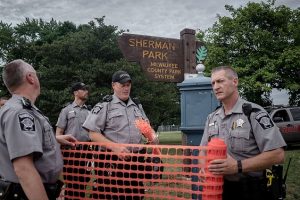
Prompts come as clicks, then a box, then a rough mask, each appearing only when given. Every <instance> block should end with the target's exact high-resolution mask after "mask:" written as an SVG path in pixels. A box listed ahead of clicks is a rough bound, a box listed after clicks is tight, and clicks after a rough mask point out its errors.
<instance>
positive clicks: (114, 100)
mask: <svg viewBox="0 0 300 200" xmlns="http://www.w3.org/2000/svg"><path fill="white" fill-rule="evenodd" d="M111 102H112V103H114V104H115V103H119V104H122V105H125V103H124V102H123V101H122V100H121V99H119V98H118V97H117V96H116V95H113V99H112V101H111ZM132 104H135V103H134V102H133V101H132V99H131V98H130V97H129V99H128V103H127V105H125V106H130V105H132Z"/></svg>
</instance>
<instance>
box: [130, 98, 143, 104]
mask: <svg viewBox="0 0 300 200" xmlns="http://www.w3.org/2000/svg"><path fill="white" fill-rule="evenodd" d="M132 101H133V102H134V103H135V104H136V105H139V104H141V101H140V100H139V98H138V97H133V98H132Z"/></svg>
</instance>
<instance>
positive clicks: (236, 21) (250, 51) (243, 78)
mask: <svg viewBox="0 0 300 200" xmlns="http://www.w3.org/2000/svg"><path fill="white" fill-rule="evenodd" d="M274 3H275V1H268V2H267V3H264V2H261V3H253V2H249V3H248V4H247V5H246V6H245V7H239V8H237V9H235V8H233V6H229V5H226V6H225V8H226V10H228V11H229V12H230V16H229V17H227V16H224V17H221V16H218V21H217V22H216V23H215V24H214V25H213V26H212V28H210V29H209V30H208V31H207V32H206V36H205V37H204V38H205V42H206V46H207V47H208V50H209V54H208V57H207V59H206V63H205V65H206V66H207V67H208V69H211V68H212V67H216V66H220V65H231V66H233V67H234V68H236V69H237V72H238V74H239V77H240V91H241V94H242V96H244V97H245V98H246V99H248V100H250V101H254V102H256V103H259V104H261V105H263V106H264V105H268V104H270V103H271V101H270V92H271V90H272V88H278V89H287V90H289V91H290V93H291V95H292V96H291V98H290V104H298V105H299V98H300V96H299V95H297V94H299V87H300V85H299V74H297V72H296V71H297V70H295V69H297V68H298V69H299V59H298V60H297V59H296V57H297V55H298V56H299V52H298V51H299V44H300V34H299V31H300V25H299V24H300V9H296V10H291V9H290V8H288V7H286V6H278V7H276V6H275V5H274ZM298 58H299V57H298ZM298 71H299V70H298Z"/></svg>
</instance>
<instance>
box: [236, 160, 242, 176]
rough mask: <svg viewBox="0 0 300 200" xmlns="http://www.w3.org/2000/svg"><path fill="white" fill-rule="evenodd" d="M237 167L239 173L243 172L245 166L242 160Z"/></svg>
mask: <svg viewBox="0 0 300 200" xmlns="http://www.w3.org/2000/svg"><path fill="white" fill-rule="evenodd" d="M237 167H238V173H239V174H241V173H243V166H242V161H241V160H238V161H237Z"/></svg>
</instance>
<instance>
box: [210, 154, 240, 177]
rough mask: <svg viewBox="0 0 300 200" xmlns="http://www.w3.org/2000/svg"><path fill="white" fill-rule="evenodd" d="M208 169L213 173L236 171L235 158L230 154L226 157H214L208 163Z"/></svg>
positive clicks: (221, 173) (222, 173)
mask: <svg viewBox="0 0 300 200" xmlns="http://www.w3.org/2000/svg"><path fill="white" fill-rule="evenodd" d="M208 170H209V171H210V172H211V173H212V174H214V175H225V174H235V173H237V164H236V160H235V159H233V158H232V157H231V156H230V155H227V158H226V159H216V160H213V161H211V162H210V163H209V165H208Z"/></svg>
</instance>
